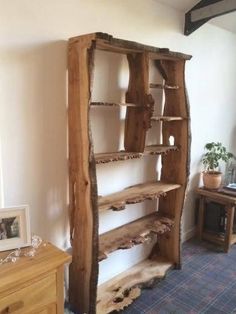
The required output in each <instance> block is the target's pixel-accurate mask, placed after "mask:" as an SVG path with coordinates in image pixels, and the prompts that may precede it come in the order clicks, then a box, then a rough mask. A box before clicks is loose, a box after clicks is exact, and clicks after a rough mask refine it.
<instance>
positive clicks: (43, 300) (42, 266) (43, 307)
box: [0, 243, 71, 314]
mask: <svg viewBox="0 0 236 314" xmlns="http://www.w3.org/2000/svg"><path fill="white" fill-rule="evenodd" d="M45 244H46V243H45ZM24 250H27V249H24ZM8 254H9V251H7V252H2V253H0V258H4V257H5V256H7V255H8ZM70 261H71V257H70V256H69V255H68V254H66V253H65V252H62V251H61V250H59V249H57V248H55V247H54V246H52V245H51V244H49V243H48V244H46V246H41V247H40V248H39V249H38V251H37V253H36V255H35V256H34V257H33V258H29V257H21V258H20V259H19V260H18V261H17V262H16V263H6V264H3V265H1V267H0V278H1V280H0V313H2V314H3V313H13V312H14V313H19V314H24V313H50V314H51V313H57V314H61V313H63V312H64V304H63V300H64V291H63V287H64V280H63V276H64V268H63V265H64V263H68V262H70ZM58 278H60V280H58ZM52 306H53V308H54V309H55V310H56V309H57V312H56V311H55V312H53V311H51V312H50V309H51V308H52Z"/></svg>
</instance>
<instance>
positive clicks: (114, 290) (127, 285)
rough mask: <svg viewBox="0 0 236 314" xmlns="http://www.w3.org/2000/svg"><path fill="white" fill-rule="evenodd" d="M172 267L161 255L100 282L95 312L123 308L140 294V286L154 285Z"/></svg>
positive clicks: (101, 312)
mask: <svg viewBox="0 0 236 314" xmlns="http://www.w3.org/2000/svg"><path fill="white" fill-rule="evenodd" d="M172 267H173V263H171V262H170V261H168V260H167V259H166V258H163V257H157V258H155V259H146V260H144V261H142V262H140V263H138V264H136V265H134V266H133V267H131V268H129V269H128V270H126V271H124V272H123V273H121V274H119V275H117V276H115V277H114V278H112V279H111V280H109V281H107V282H105V283H103V284H101V285H100V286H99V287H98V291H97V313H98V314H105V313H110V312H112V311H120V310H122V309H124V308H125V307H126V306H128V305H130V304H131V303H132V302H133V301H134V300H135V299H136V298H138V297H139V296H140V294H141V288H145V287H150V286H152V285H154V283H155V282H157V281H158V280H160V279H161V278H163V277H164V276H165V275H166V273H167V271H168V270H169V269H171V268H172Z"/></svg>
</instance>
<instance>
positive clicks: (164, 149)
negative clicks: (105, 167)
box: [95, 145, 178, 164]
mask: <svg viewBox="0 0 236 314" xmlns="http://www.w3.org/2000/svg"><path fill="white" fill-rule="evenodd" d="M177 150H178V147H177V146H164V145H152V146H146V147H145V150H144V152H143V153H135V152H134V153H133V152H126V151H120V152H112V153H100V154H95V161H96V164H103V163H108V162H113V161H121V160H128V159H137V158H142V157H143V156H146V155H160V154H167V153H168V152H169V151H177Z"/></svg>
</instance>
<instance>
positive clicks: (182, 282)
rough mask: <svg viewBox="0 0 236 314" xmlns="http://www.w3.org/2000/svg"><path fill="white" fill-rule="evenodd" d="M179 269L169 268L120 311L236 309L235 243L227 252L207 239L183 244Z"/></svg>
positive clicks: (161, 313)
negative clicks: (162, 278)
mask: <svg viewBox="0 0 236 314" xmlns="http://www.w3.org/2000/svg"><path fill="white" fill-rule="evenodd" d="M182 260H183V264H182V270H180V271H179V270H174V271H171V272H169V274H168V275H167V276H166V278H165V280H163V281H161V282H160V283H158V285H157V286H156V287H155V288H154V289H150V290H143V293H142V295H141V297H140V298H138V299H137V300H136V301H135V302H134V303H133V304H132V305H130V306H129V307H128V308H127V309H126V310H125V311H123V312H122V313H123V314H144V313H145V314H174V313H175V314H185V313H188V314H194V313H201V314H203V313H208V314H218V313H219V314H220V313H222V314H223V313H224V314H229V313H236V246H232V248H231V249H230V251H229V253H228V254H225V253H223V252H222V251H220V250H219V249H217V248H216V246H213V245H211V244H208V243H206V242H204V243H199V242H198V241H196V240H191V241H188V242H186V243H184V245H183V252H182Z"/></svg>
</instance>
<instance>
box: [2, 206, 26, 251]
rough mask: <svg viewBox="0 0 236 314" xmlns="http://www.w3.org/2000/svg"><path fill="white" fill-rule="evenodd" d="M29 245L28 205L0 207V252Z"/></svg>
mask: <svg viewBox="0 0 236 314" xmlns="http://www.w3.org/2000/svg"><path fill="white" fill-rule="evenodd" d="M30 245H31V232H30V217H29V206H28V205H21V206H15V207H9V208H0V252H1V251H8V250H13V249H16V248H21V247H26V246H30Z"/></svg>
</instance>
